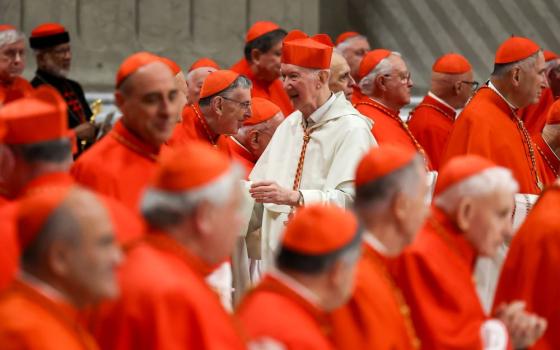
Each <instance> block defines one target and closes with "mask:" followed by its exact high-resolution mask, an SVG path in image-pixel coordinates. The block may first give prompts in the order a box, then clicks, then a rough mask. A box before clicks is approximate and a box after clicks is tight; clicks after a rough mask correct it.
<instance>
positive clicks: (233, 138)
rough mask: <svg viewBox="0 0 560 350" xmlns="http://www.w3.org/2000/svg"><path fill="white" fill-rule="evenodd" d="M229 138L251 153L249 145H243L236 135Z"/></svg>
mask: <svg viewBox="0 0 560 350" xmlns="http://www.w3.org/2000/svg"><path fill="white" fill-rule="evenodd" d="M229 138H230V139H231V140H232V141H233V142H235V143H236V144H237V145H238V146H239V147H241V148H243V149H244V150H245V151H247V152H249V153H251V151H249V150H248V149H247V147H245V146H243V145H242V144H241V142H239V141H238V140H237V139H236V138H235V136H230V137H229Z"/></svg>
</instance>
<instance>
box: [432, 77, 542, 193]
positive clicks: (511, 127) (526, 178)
mask: <svg viewBox="0 0 560 350" xmlns="http://www.w3.org/2000/svg"><path fill="white" fill-rule="evenodd" d="M516 120H517V117H516V116H514V114H513V112H512V110H511V109H510V107H509V106H508V104H507V102H506V101H504V100H503V99H502V98H501V97H500V96H499V95H498V94H497V93H495V92H494V91H493V90H491V89H490V88H488V87H482V88H481V89H479V90H478V92H477V93H476V94H475V95H474V97H473V98H472V99H471V101H470V102H469V103H468V104H467V106H466V107H465V109H464V110H463V112H462V113H461V114H460V115H459V117H458V118H457V121H456V122H455V125H454V127H453V130H452V131H451V135H450V136H449V141H448V143H447V147H446V150H445V152H444V155H443V158H442V165H443V164H445V162H447V161H448V160H449V159H450V158H452V157H455V156H459V155H464V154H478V155H480V156H483V157H486V158H488V159H490V160H491V161H493V162H494V163H496V164H497V165H500V166H503V167H506V168H509V169H510V170H511V171H512V173H513V175H514V177H515V179H516V180H517V182H519V187H520V190H519V192H520V193H532V194H539V193H540V191H541V189H539V187H538V185H537V176H538V178H539V180H540V181H542V176H541V174H539V167H540V164H541V162H542V159H541V155H540V153H539V152H538V151H537V150H536V149H535V145H534V143H533V141H532V139H531V137H530V136H529V134H528V132H523V130H522V128H521V126H520V125H519V124H518V122H517V121H516ZM531 153H532V154H533V156H534V160H535V164H533V162H532V160H531V158H532V157H531Z"/></svg>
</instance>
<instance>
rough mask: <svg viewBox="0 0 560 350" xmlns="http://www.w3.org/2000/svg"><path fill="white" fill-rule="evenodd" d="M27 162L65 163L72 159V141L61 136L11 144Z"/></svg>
mask: <svg viewBox="0 0 560 350" xmlns="http://www.w3.org/2000/svg"><path fill="white" fill-rule="evenodd" d="M9 146H10V148H11V149H12V151H13V152H14V153H15V154H17V155H19V156H21V157H22V158H23V160H24V161H25V162H27V163H36V162H51V163H63V162H65V161H67V160H69V159H72V141H71V140H70V139H69V138H60V139H56V140H49V141H44V142H37V143H33V144H28V145H27V144H26V145H9Z"/></svg>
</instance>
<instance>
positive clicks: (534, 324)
mask: <svg viewBox="0 0 560 350" xmlns="http://www.w3.org/2000/svg"><path fill="white" fill-rule="evenodd" d="M496 316H497V317H498V318H499V319H500V320H501V321H502V322H503V323H504V324H505V326H506V328H507V330H508V333H509V335H510V337H511V341H512V345H513V347H514V348H515V349H524V348H528V347H530V346H531V345H533V344H534V343H535V342H536V341H537V340H538V339H539V338H540V337H541V336H542V335H543V334H544V332H545V330H546V327H547V322H546V320H545V319H544V318H542V317H538V316H537V315H535V314H532V313H529V312H527V311H525V303H524V302H521V301H514V302H512V303H511V304H502V305H501V306H500V307H499V308H498V310H497V313H496Z"/></svg>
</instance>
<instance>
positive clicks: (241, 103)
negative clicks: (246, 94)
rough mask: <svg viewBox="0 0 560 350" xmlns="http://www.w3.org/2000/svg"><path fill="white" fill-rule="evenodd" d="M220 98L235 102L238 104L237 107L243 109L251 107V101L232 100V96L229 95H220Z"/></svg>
mask: <svg viewBox="0 0 560 350" xmlns="http://www.w3.org/2000/svg"><path fill="white" fill-rule="evenodd" d="M220 97H221V98H223V99H224V100H228V101H230V102H235V103H237V104H238V105H239V107H241V108H243V109H245V110H250V109H251V101H245V102H241V101H237V100H234V99H233V98H229V97H225V96H220Z"/></svg>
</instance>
